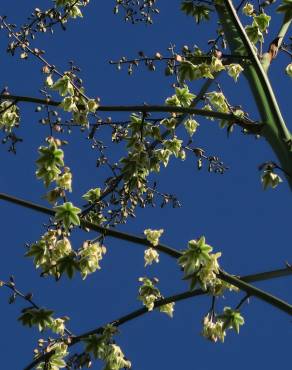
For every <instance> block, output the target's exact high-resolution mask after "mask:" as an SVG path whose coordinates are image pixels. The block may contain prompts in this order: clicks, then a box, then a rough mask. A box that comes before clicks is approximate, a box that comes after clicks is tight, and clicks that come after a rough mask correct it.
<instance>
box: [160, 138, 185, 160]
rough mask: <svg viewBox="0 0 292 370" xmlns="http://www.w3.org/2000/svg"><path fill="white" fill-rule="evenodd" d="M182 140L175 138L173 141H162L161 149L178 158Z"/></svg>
mask: <svg viewBox="0 0 292 370" xmlns="http://www.w3.org/2000/svg"><path fill="white" fill-rule="evenodd" d="M182 142H183V141H182V140H180V139H178V138H177V137H176V136H175V137H174V138H173V139H169V140H164V141H163V143H162V144H163V147H164V149H166V150H169V152H170V153H171V154H174V155H175V156H176V157H178V156H179V153H180V150H181V145H182Z"/></svg>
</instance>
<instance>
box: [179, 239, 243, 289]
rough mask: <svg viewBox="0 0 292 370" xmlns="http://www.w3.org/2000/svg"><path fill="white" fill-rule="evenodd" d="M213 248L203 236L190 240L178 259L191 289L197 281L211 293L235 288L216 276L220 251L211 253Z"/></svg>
mask: <svg viewBox="0 0 292 370" xmlns="http://www.w3.org/2000/svg"><path fill="white" fill-rule="evenodd" d="M212 250H213V248H212V247H211V246H210V245H208V244H206V241H205V237H204V236H201V238H200V239H199V240H190V241H189V243H188V249H187V250H185V251H184V252H183V254H182V256H181V257H180V258H179V259H178V263H179V265H180V266H182V267H183V269H184V275H185V278H187V279H190V280H191V284H190V288H191V290H193V289H194V288H195V286H196V285H197V283H199V284H200V286H201V288H202V289H203V290H205V291H208V292H209V293H211V294H213V295H222V294H223V291H224V289H226V288H228V289H230V290H237V288H235V287H233V286H232V285H230V284H228V283H224V282H221V280H220V279H218V278H217V275H218V273H219V269H220V267H219V263H218V259H219V258H220V256H221V253H220V252H219V253H211V252H212Z"/></svg>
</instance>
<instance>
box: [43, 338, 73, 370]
mask: <svg viewBox="0 0 292 370" xmlns="http://www.w3.org/2000/svg"><path fill="white" fill-rule="evenodd" d="M67 350H68V345H67V344H65V343H64V342H55V343H52V344H50V345H49V346H48V347H46V353H50V352H53V354H52V355H51V356H49V357H48V360H46V361H44V362H40V363H39V364H38V365H37V366H36V370H46V369H50V370H58V369H62V368H64V367H66V362H65V360H64V358H65V357H66V356H67V355H68V351H67Z"/></svg>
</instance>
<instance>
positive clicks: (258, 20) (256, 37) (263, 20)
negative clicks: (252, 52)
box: [242, 3, 271, 44]
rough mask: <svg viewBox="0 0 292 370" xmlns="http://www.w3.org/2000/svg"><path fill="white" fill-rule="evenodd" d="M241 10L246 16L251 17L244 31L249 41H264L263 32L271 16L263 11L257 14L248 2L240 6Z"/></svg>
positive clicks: (265, 30)
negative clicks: (250, 22)
mask: <svg viewBox="0 0 292 370" xmlns="http://www.w3.org/2000/svg"><path fill="white" fill-rule="evenodd" d="M242 12H243V14H245V15H246V16H248V17H252V18H253V22H252V24H251V25H248V26H246V27H245V31H246V33H247V36H248V38H249V39H250V41H251V42H252V43H253V44H256V43H257V42H264V36H263V34H264V33H266V32H267V29H268V27H269V23H270V20H271V17H270V16H269V15H267V14H266V13H265V12H264V11H262V12H261V13H260V14H258V15H257V14H256V12H255V10H254V7H253V5H252V4H250V3H246V4H245V6H244V7H243V8H242Z"/></svg>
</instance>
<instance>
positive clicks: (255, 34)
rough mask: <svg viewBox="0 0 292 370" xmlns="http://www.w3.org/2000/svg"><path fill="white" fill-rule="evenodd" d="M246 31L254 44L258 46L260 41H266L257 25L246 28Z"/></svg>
mask: <svg viewBox="0 0 292 370" xmlns="http://www.w3.org/2000/svg"><path fill="white" fill-rule="evenodd" d="M245 31H246V33H247V36H248V38H249V39H250V41H251V42H252V43H253V44H256V43H257V42H258V41H261V42H263V41H264V37H263V34H262V33H261V31H260V29H259V27H258V25H257V24H254V23H253V24H252V25H251V26H246V27H245Z"/></svg>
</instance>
